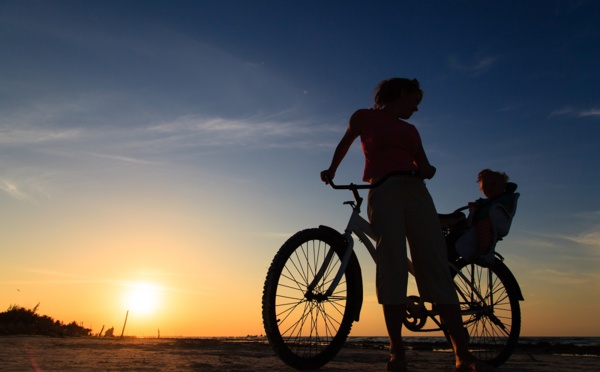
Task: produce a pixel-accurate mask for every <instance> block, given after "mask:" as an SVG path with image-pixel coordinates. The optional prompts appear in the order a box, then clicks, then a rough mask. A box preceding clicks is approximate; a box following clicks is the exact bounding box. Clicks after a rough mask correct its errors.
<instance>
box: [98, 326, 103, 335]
mask: <svg viewBox="0 0 600 372" xmlns="http://www.w3.org/2000/svg"><path fill="white" fill-rule="evenodd" d="M102 331H104V324H102V329H101V330H100V333H98V337H100V336H102Z"/></svg>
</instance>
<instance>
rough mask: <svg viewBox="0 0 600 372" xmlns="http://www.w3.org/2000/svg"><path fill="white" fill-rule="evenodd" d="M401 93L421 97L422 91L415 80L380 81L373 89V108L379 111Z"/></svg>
mask: <svg viewBox="0 0 600 372" xmlns="http://www.w3.org/2000/svg"><path fill="white" fill-rule="evenodd" d="M402 92H407V93H419V94H421V98H422V97H423V91H422V90H421V87H420V86H419V81H418V80H417V79H405V78H391V79H386V80H383V81H381V82H380V83H379V84H377V86H376V87H375V106H374V108H376V109H380V108H383V107H385V105H387V104H388V103H390V102H392V101H393V100H394V99H396V98H397V97H398V96H399V95H400V94H401V93H402Z"/></svg>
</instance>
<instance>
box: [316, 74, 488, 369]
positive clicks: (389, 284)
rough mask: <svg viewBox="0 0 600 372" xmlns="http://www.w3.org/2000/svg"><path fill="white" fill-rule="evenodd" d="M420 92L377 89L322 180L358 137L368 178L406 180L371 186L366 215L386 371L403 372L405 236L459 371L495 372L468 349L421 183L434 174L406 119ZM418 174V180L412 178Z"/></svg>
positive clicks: (391, 83) (408, 83) (393, 86)
mask: <svg viewBox="0 0 600 372" xmlns="http://www.w3.org/2000/svg"><path fill="white" fill-rule="evenodd" d="M422 98H423V91H422V90H421V89H420V87H419V82H418V81H417V80H416V79H413V80H409V79H403V78H392V79H388V80H384V81H382V82H381V83H379V85H378V86H377V88H376V93H375V106H374V108H373V109H361V110H358V111H356V112H355V113H354V114H353V115H352V117H351V118H350V122H349V125H348V128H347V129H346V133H345V134H344V136H343V137H342V139H341V140H340V143H339V144H338V146H337V148H336V149H335V153H334V155H333V159H332V161H331V165H330V166H329V168H328V169H326V170H324V171H323V172H321V179H322V180H323V181H324V182H326V183H327V180H329V179H333V178H334V177H335V172H336V170H337V168H338V166H339V165H340V163H341V162H342V159H343V158H344V156H345V155H346V153H347V152H348V149H349V148H350V146H351V145H352V143H353V142H354V140H355V139H356V138H358V137H360V140H361V144H362V149H363V153H364V156H365V168H364V173H363V180H364V181H366V182H371V183H373V182H375V181H377V180H378V179H380V178H381V177H384V176H386V175H387V174H389V173H391V172H406V173H407V175H405V176H394V177H391V178H389V179H388V180H387V181H386V182H384V183H383V184H382V185H380V186H379V187H377V188H375V189H372V190H371V191H370V192H369V197H368V215H369V220H370V221H371V225H372V226H373V231H374V233H375V235H376V236H377V277H376V286H377V298H378V301H379V303H381V304H382V305H383V313H384V318H385V322H386V327H387V331H388V334H389V338H390V360H389V362H388V363H387V370H388V371H406V368H407V367H406V366H407V365H406V359H405V354H404V345H403V344H402V320H403V317H404V316H405V308H406V303H407V298H406V289H407V282H408V268H407V264H406V262H407V261H406V259H407V251H406V248H407V247H406V240H407V239H408V242H409V246H410V250H411V257H412V261H413V265H414V269H415V278H416V281H417V286H418V288H419V293H420V295H421V297H422V298H423V299H424V300H425V301H428V302H432V303H435V305H436V309H437V310H438V311H439V314H440V317H441V319H442V321H443V322H444V324H445V326H446V327H447V329H448V332H449V333H450V338H451V340H452V344H453V347H454V350H455V357H456V366H455V369H456V371H471V372H479V371H491V370H492V369H491V367H489V366H487V365H485V364H483V363H480V362H478V361H476V359H475V357H474V356H473V355H472V354H471V353H470V352H469V351H468V349H467V341H466V337H465V334H464V330H463V327H462V321H461V316H460V309H459V306H458V299H457V296H456V291H455V290H454V285H453V281H452V277H451V276H450V270H449V268H448V261H447V256H446V254H447V253H446V247H445V242H444V237H443V235H442V230H441V227H440V223H439V219H438V217H437V212H436V210H435V206H434V204H433V200H432V199H431V196H430V195H429V192H428V191H427V188H426V187H425V183H424V182H423V180H424V179H431V178H432V177H433V176H434V175H435V172H436V169H435V167H433V166H432V165H431V164H429V160H428V159H427V156H426V154H425V150H424V149H423V145H422V143H421V138H420V135H419V132H418V131H417V129H416V128H415V127H414V126H413V125H411V124H409V123H407V122H405V121H404V120H406V119H409V118H410V117H411V116H412V114H413V113H414V112H416V111H418V108H417V106H418V105H419V103H420V102H421V99H422ZM409 173H412V174H418V176H415V175H410V174H409Z"/></svg>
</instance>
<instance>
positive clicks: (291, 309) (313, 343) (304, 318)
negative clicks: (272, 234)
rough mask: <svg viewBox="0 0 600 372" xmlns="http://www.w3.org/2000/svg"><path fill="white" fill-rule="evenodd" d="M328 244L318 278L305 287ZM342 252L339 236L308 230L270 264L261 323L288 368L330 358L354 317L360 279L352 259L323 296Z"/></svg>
mask: <svg viewBox="0 0 600 372" xmlns="http://www.w3.org/2000/svg"><path fill="white" fill-rule="evenodd" d="M332 249H333V251H334V255H333V259H332V260H331V263H330V264H329V266H328V267H327V270H326V271H325V274H324V275H323V278H322V279H321V280H320V281H319V282H318V284H317V286H316V287H315V289H314V290H313V291H312V292H310V291H308V286H309V285H310V284H311V282H312V281H313V278H314V277H315V275H316V273H317V272H318V271H319V270H320V268H321V266H322V265H323V261H324V258H325V256H326V255H327V253H328V252H329V251H330V250H332ZM345 251H346V244H345V242H344V241H343V240H342V239H341V238H340V237H336V236H334V235H333V234H329V233H326V232H325V231H323V230H321V229H309V230H304V231H301V232H299V233H297V234H295V235H294V236H292V237H291V238H290V239H289V240H288V241H287V242H286V243H285V244H284V245H283V246H282V247H281V248H280V249H279V251H278V252H277V255H276V256H275V258H274V259H273V262H272V263H271V266H270V268H269V271H268V274H267V278H266V280H265V285H264V290H263V298H262V315H263V322H264V326H265V332H266V334H267V338H268V340H269V342H270V344H271V346H272V347H273V349H274V350H275V352H276V353H277V354H278V355H279V357H280V358H281V359H282V360H283V361H284V362H285V363H286V364H288V365H289V366H291V367H294V368H296V369H316V368H319V367H321V366H323V365H325V364H326V363H327V362H329V361H330V360H331V359H333V357H335V355H336V354H337V353H338V352H339V351H340V349H341V348H342V346H343V344H344V342H345V341H346V338H347V337H348V334H349V333H350V329H351V327H352V322H353V321H354V319H355V317H357V316H358V314H357V311H359V308H360V303H359V302H360V298H361V297H360V296H362V293H359V291H360V286H361V285H362V283H358V282H357V281H361V277H360V272H358V274H357V268H356V266H355V265H357V262H354V263H353V262H352V261H351V263H350V264H349V265H348V267H347V269H346V272H345V273H344V276H343V277H342V279H341V281H340V283H339V285H338V286H337V287H336V289H335V291H334V293H333V295H331V296H328V297H326V296H324V293H325V292H326V290H327V289H328V288H329V284H330V283H331V281H332V280H333V278H334V277H335V275H336V274H337V272H338V270H339V268H340V264H341V259H342V257H343V254H344V252H345Z"/></svg>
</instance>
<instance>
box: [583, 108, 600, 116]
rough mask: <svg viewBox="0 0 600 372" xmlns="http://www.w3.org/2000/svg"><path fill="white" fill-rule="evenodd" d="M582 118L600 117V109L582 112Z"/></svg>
mask: <svg viewBox="0 0 600 372" xmlns="http://www.w3.org/2000/svg"><path fill="white" fill-rule="evenodd" d="M578 115H579V116H580V117H588V116H600V109H597V108H593V109H589V110H585V111H581V112H579V114H578Z"/></svg>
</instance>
